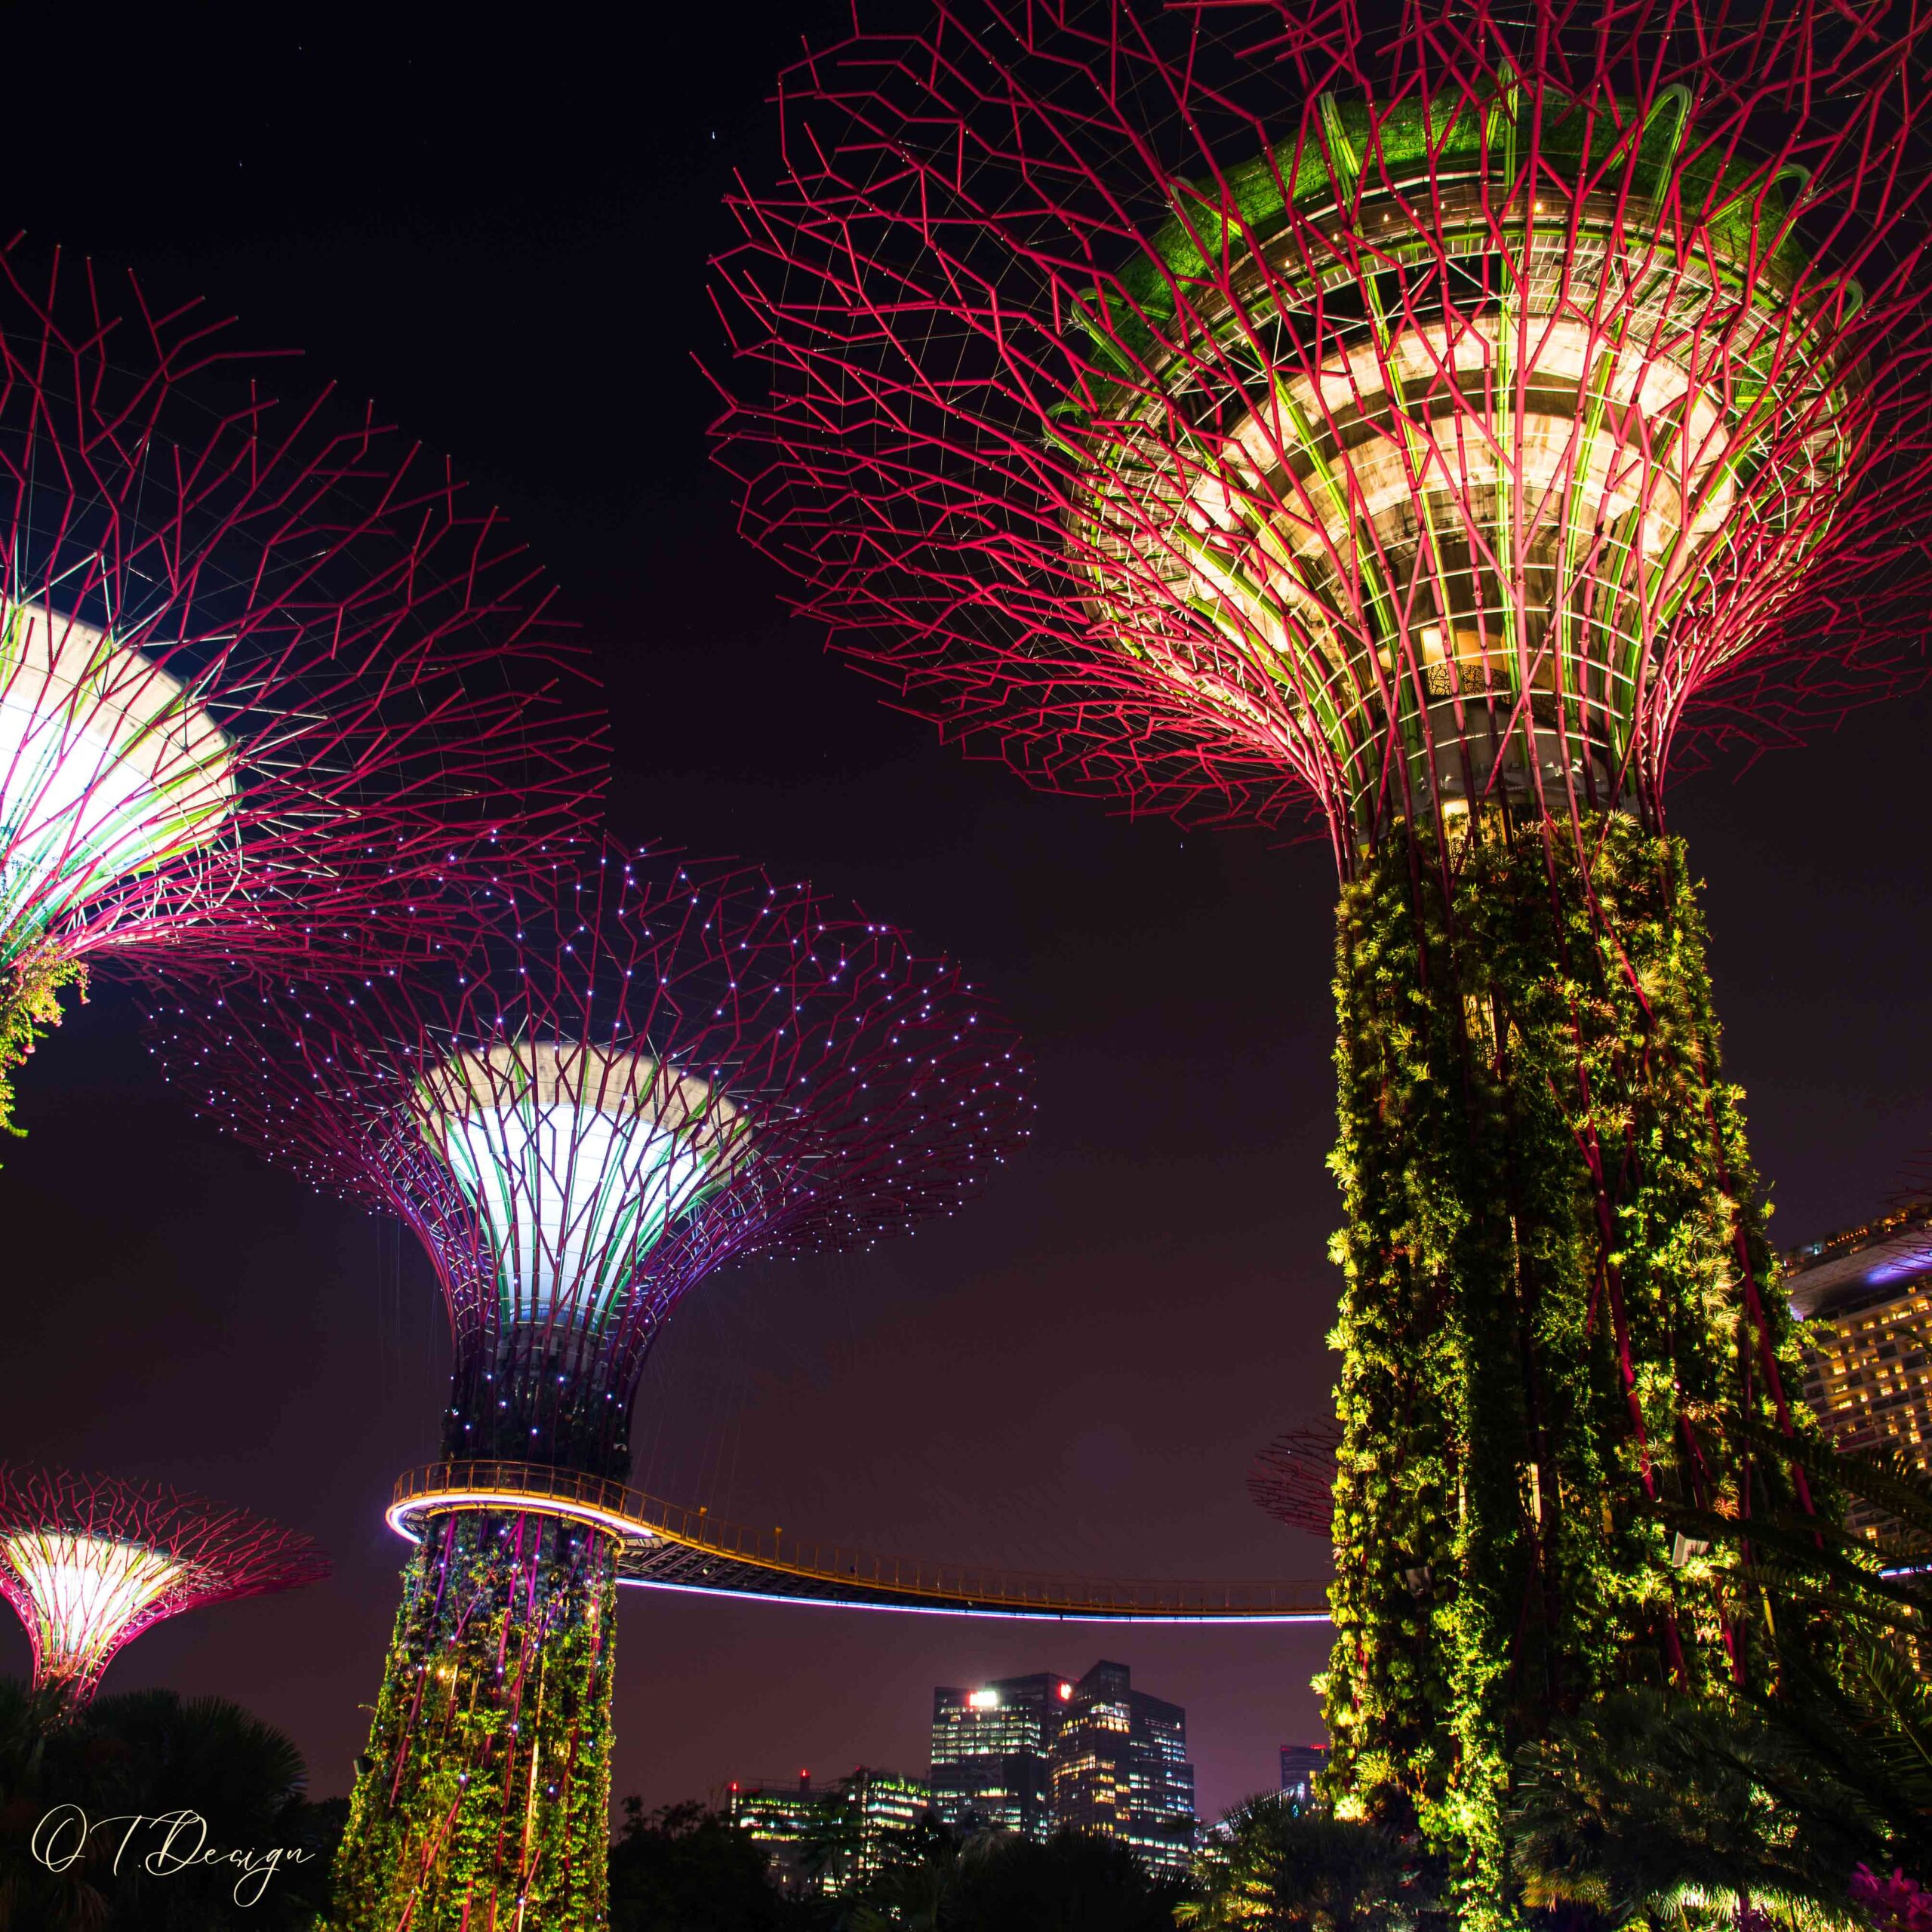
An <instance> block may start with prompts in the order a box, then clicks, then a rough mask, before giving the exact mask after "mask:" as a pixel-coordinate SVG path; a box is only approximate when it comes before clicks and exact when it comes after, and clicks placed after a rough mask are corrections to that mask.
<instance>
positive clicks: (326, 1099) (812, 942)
mask: <svg viewBox="0 0 1932 1932" xmlns="http://www.w3.org/2000/svg"><path fill="white" fill-rule="evenodd" d="M477 914H478V920H479V922H480V924H481V929H482V930H481V937H480V939H479V941H478V946H476V948H475V949H472V952H471V953H470V954H469V955H466V957H465V958H463V960H462V961H460V962H459V961H450V962H448V963H438V964H434V965H432V966H431V967H429V968H426V969H425V970H424V971H421V972H419V973H412V974H389V975H387V976H384V977H377V978H375V979H374V980H373V981H371V980H365V979H363V978H361V977H349V978H346V979H343V980H339V981H336V982H334V983H327V984H325V983H319V982H294V981H291V982H288V983H285V984H283V985H281V986H275V987H266V986H265V987H263V989H260V990H259V991H252V992H245V991H243V990H241V989H231V990H230V991H229V992H228V993H227V994H226V995H225V996H223V997H220V998H217V999H215V1000H214V1001H212V1002H211V1003H208V1004H204V1005H203V1006H202V1007H200V1008H189V1009H188V1010H186V1011H184V1012H183V1013H180V1014H170V1015H168V1016H167V1017H165V1018H164V1020H163V1021H162V1028H161V1031H162V1035H163V1038H162V1050H163V1052H164V1056H165V1060H166V1061H167V1063H168V1066H169V1069H170V1073H171V1078H174V1079H175V1080H176V1081H177V1084H180V1085H181V1086H183V1088H186V1090H187V1091H188V1093H189V1096H190V1097H191V1098H192V1100H194V1101H195V1103H196V1104H197V1105H198V1106H201V1107H202V1108H203V1109H205V1110H206V1111H207V1112H208V1113H210V1114H211V1115H212V1116H213V1117H214V1118H215V1119H216V1120H217V1121H218V1122H219V1123H220V1124H222V1125H223V1127H224V1128H227V1129H228V1130H229V1131H232V1132H234V1133H235V1134H238V1135H239V1136H241V1137H242V1138H244V1139H245V1140H248V1141H249V1142H250V1143H252V1144H253V1145H254V1146H257V1147H259V1148H260V1149H263V1151H264V1152H267V1153H268V1154H269V1155H270V1156H271V1157H272V1158H275V1159H277V1160H278V1161H281V1162H283V1163H285V1164H291V1165H293V1166H294V1167H296V1168H297V1169H299V1170H300V1171H301V1172H302V1173H303V1174H305V1175H306V1177H308V1178H309V1180H312V1182H314V1183H316V1184H317V1185H318V1186H323V1187H325V1188H326V1187H334V1188H337V1189H341V1190H343V1191H346V1192H348V1193H349V1194H351V1195H354V1196H355V1197H356V1198H359V1199H361V1200H362V1201H365V1202H367V1203H368V1204H370V1205H371V1206H374V1207H380V1208H383V1209H386V1210H388V1211H391V1212H393V1213H395V1214H398V1215H400V1216H401V1217H402V1219H403V1220H405V1221H406V1222H408V1224H409V1225H410V1226H411V1227H412V1228H413V1229H414V1230H415V1231H416V1232H417V1235H418V1236H419V1238H420V1239H421V1240H422V1241H423V1244H424V1247H426V1250H427V1251H428V1252H429V1256H430V1258H431V1260H432V1261H433V1263H435V1268H436V1270H437V1274H438V1278H439V1279H440V1281H441V1284H442V1287H443V1291H444V1294H445V1297H446V1298H447V1300H448V1306H449V1313H450V1321H451V1331H452V1333H453V1335H454V1339H455V1344H456V1352H457V1364H456V1379H455V1384H454V1389H453V1392H452V1398H451V1411H450V1416H449V1439H448V1443H447V1445H446V1446H447V1447H448V1452H449V1453H450V1454H451V1455H453V1456H476V1457H488V1456H495V1455H499V1454H501V1455H510V1456H515V1457H518V1458H520V1459H521V1460H525V1461H553V1462H555V1463H558V1464H559V1465H560V1466H565V1467H569V1468H580V1469H586V1470H587V1471H589V1472H593V1473H596V1474H604V1475H622V1474H623V1472H624V1470H625V1469H626V1466H627V1463H628V1435H627V1426H628V1417H629V1407H630V1403H631V1400H632V1396H633V1395H634V1394H635V1389H636V1386H637V1380H638V1375H639V1374H640V1373H641V1370H642V1367H643V1364H644V1360H645V1354H646V1352H648V1349H649V1348H650V1346H651V1343H652V1342H653V1341H654V1340H655V1339H656V1337H657V1335H658V1334H660V1332H661V1331H662V1329H663V1324H664V1323H665V1321H666V1319H667V1318H668V1317H669V1315H670V1313H671V1311H672V1308H673V1307H674V1306H675V1304H676V1303H677V1301H678V1299H679V1297H681V1296H682V1295H683V1294H685V1293H686V1292H687V1291H688V1290H689V1289H690V1288H691V1287H693V1286H694V1285H695V1284H697V1282H698V1281H700V1280H701V1279H702V1278H703V1277H704V1276H705V1275H707V1274H709V1272H711V1271H712V1269H715V1268H717V1267H718V1266H721V1265H723V1264H724V1263H727V1262H730V1261H733V1260H743V1259H746V1258H748V1257H750V1256H752V1255H754V1254H766V1253H769V1252H771V1251H774V1250H786V1251H794V1252H795V1251H801V1250H805V1249H813V1248H820V1247H829V1248H852V1247H869V1246H870V1245H871V1244H872V1243H873V1242H875V1241H878V1240H881V1239H882V1238H888V1237H890V1236H891V1235H897V1234H899V1233H901V1232H903V1231H905V1230H906V1229H908V1228H909V1227H910V1226H912V1225H913V1224H914V1223H916V1222H918V1221H920V1220H924V1219H926V1218H928V1217H930V1216H932V1215H934V1214H945V1213H949V1212H951V1211H952V1210H953V1209H954V1208H955V1207H957V1206H958V1204H959V1203H960V1201H961V1200H962V1199H964V1198H965V1197H966V1196H967V1195H968V1194H970V1193H971V1192H973V1191H974V1190H975V1189H977V1188H978V1187H979V1186H980V1185H981V1184H982V1183H983V1182H984V1181H985V1180H986V1179H988V1178H989V1177H990V1175H991V1174H992V1171H993V1170H994V1169H995V1168H996V1167H997V1166H998V1164H1000V1163H1001V1161H1003V1160H1004V1158H1005V1157H1006V1155H1007V1154H1008V1152H1010V1151H1011V1149H1012V1148H1013V1146H1014V1145H1015V1144H1016V1143H1017V1140H1019V1139H1020V1138H1022V1137H1023V1136H1024V1134H1025V1133H1026V1121H1027V1119H1028V1118H1029V1111H1030V1103H1029V1101H1028V1100H1027V1098H1026V1074H1025V1068H1024V1066H1023V1063H1022V1060H1021V1056H1020V1048H1019V1046H1018V1044H1017V1041H1016V1040H1015V1038H1014V1035H1013V1033H1012V1032H1011V1029H1010V1028H1009V1027H1008V1025H1007V1024H1006V1023H1005V1022H1004V1020H1003V1019H1002V1018H1001V1016H1000V1015H999V1014H998V1011H997V1010H996V1009H995V1008H993V1007H992V1004H990V1002H989V1001H987V1000H986V998H985V997H984V996H983V995H980V994H979V993H977V992H974V991H973V990H972V989H971V987H970V986H968V984H967V983H966V982H965V980H964V977H963V976H962V974H961V971H960V969H959V968H958V966H957V965H955V964H952V962H950V961H947V960H945V959H943V958H935V957H934V956H931V955H921V954H919V953H918V952H915V950H914V949H913V948H912V946H911V945H910V944H909V942H908V941H907V940H906V938H905V937H904V936H903V934H900V933H899V932H898V931H895V930H894V928H891V927H890V926H887V925H884V924H880V923H878V922H877V921H869V920H867V919H866V918H863V916H861V915H857V914H856V913H855V912H853V911H852V910H851V909H850V908H841V907H838V906H834V905H833V904H832V903H830V902H829V901H828V900H826V899H824V898H823V897H821V896H820V895H819V894H815V893H814V892H813V891H811V888H809V887H807V886H804V885H800V884H786V885H782V886H781V885H777V884H774V883H772V882H771V880H770V879H769V878H768V877H767V876H766V875H765V874H764V872H761V871H760V870H758V869H757V868H755V867H752V866H738V865H736V864H704V863H697V862H692V863H684V862H682V861H681V860H678V858H676V857H662V856H655V855H653V856H645V855H641V854H638V855H632V854H626V853H625V852H623V851H621V850H620V849H619V848H616V847H614V846H613V847H610V848H607V849H606V850H605V853H604V854H603V857H602V859H601V863H599V864H598V865H595V866H592V867H591V868H589V870H588V871H587V872H583V873H571V874H569V875H566V876H565V878H563V880H562V881H561V882H560V883H559V884H557V885H556V886H555V888H552V891H551V893H550V894H549V895H547V896H546V894H545V892H544V890H543V888H541V887H537V888H532V889H531V890H527V891H524V892H522V893H521V894H501V893H494V892H490V891H485V892H484V893H483V894H481V895H480V896H479V898H478V902H477Z"/></svg>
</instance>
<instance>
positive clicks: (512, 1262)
mask: <svg viewBox="0 0 1932 1932" xmlns="http://www.w3.org/2000/svg"><path fill="white" fill-rule="evenodd" d="M417 1106H418V1109H419V1115H418V1117H419V1121H420V1128H421V1131H422V1133H423V1137H424V1138H425V1139H426V1140H428V1141H429V1144H430V1145H431V1146H432V1147H434V1148H435V1149H436V1151H437V1152H438V1153H439V1154H440V1155H441V1156H442V1158H443V1159H444V1160H445V1161H447V1162H448V1165H449V1168H450V1171H451V1173H452V1174H454V1176H455V1177H456V1180H457V1184H458V1185H459V1186H460V1187H461V1188H462V1189H463V1193H464V1195H466V1197H467V1198H469V1201H471V1202H472V1204H473V1205H474V1206H475V1207H476V1208H477V1209H478V1211H479V1212H480V1213H481V1214H482V1216H483V1217H484V1220H485V1222H486V1223H487V1225H488V1230H489V1234H490V1237H491V1245H492V1247H493V1248H494V1254H495V1258H496V1262H497V1279H498V1287H499V1293H500V1295H501V1296H502V1297H503V1308H504V1312H505V1315H506V1317H507V1318H509V1320H511V1321H516V1322H523V1323H539V1322H549V1321H561V1322H565V1323H568V1324H594V1323H595V1322H596V1321H599V1320H600V1319H601V1318H603V1317H604V1316H605V1315H606V1314H608V1312H611V1309H613V1307H614V1306H615V1305H616V1304H617V1303H618V1301H619V1300H620V1299H621V1297H622V1296H623V1294H624V1292H625V1291H626V1288H627V1287H628V1286H629V1282H630V1281H631V1279H632V1276H633V1275H635V1272H637V1270H638V1268H639V1266H641V1263H643V1261H644V1260H645V1257H647V1256H648V1254H650V1252H651V1250H652V1248H653V1247H655V1246H656V1245H657V1242H658V1241H659V1240H660V1238H661V1237H662V1236H663V1234H664V1232H665V1231H666V1229H668V1228H669V1227H670V1226H672V1225H673V1224H674V1223H675V1222H676V1221H677V1220H678V1219H679V1218H680V1217H681V1216H683V1215H685V1214H688V1213H689V1212H690V1211H691V1210H692V1209H693V1208H694V1207H697V1205H698V1204H700V1202H702V1201H703V1200H705V1199H706V1197H707V1196H709V1195H711V1194H712V1193H714V1192H715V1191H716V1190H717V1189H719V1188H720V1187H722V1186H724V1185H725V1184H726V1183H727V1182H728V1181H729V1180H731V1177H732V1176H733V1174H735V1173H736V1172H737V1170H738V1168H740V1166H741V1165H742V1164H743V1161H744V1160H745V1159H746V1157H747V1155H748V1154H749V1151H750V1146H749V1143H750V1134H749V1123H748V1122H747V1121H746V1119H745V1117H744V1116H743V1115H742V1114H741V1113H740V1112H739V1111H738V1109H737V1108H736V1107H734V1106H733V1105H732V1103H731V1102H730V1101H729V1100H727V1099H726V1098H725V1097H724V1095H723V1094H721V1093H720V1092H719V1091H718V1090H717V1089H716V1088H715V1087H713V1086H712V1084H710V1083H709V1081H705V1080H702V1079H700V1078H698V1077H697V1075H694V1074H690V1073H685V1072H680V1071H679V1070H678V1069H677V1068H675V1067H673V1066H669V1065H667V1064H666V1063H664V1062H663V1061H660V1060H656V1059H654V1058H653V1057H651V1056H650V1055H649V1054H641V1053H626V1052H622V1051H614V1050H611V1049H608V1048H594V1047H588V1046H574V1045H559V1044H555V1043H549V1042H543V1043H530V1044H520V1045H515V1046H511V1045H503V1046H497V1047H492V1048H488V1050H487V1051H472V1052H468V1053H463V1054H457V1055H456V1056H455V1057H453V1058H451V1059H450V1060H446V1061H445V1062H444V1063H442V1065H441V1066H439V1067H438V1068H437V1069H435V1071H434V1072H432V1073H431V1074H429V1075H428V1076H427V1077H426V1078H424V1079H423V1081H422V1082H421V1083H420V1085H419V1087H418V1088H417Z"/></svg>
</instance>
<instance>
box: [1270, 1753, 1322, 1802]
mask: <svg viewBox="0 0 1932 1932" xmlns="http://www.w3.org/2000/svg"><path fill="white" fill-rule="evenodd" d="M1327 1768H1328V1747H1327V1745H1325V1744H1284V1745H1283V1746H1281V1796H1282V1798H1284V1800H1285V1801H1287V1803H1288V1804H1292V1805H1294V1807H1295V1808H1296V1810H1298V1811H1306V1810H1307V1809H1308V1807H1309V1806H1310V1805H1311V1804H1315V1802H1317V1794H1316V1792H1315V1780H1316V1779H1317V1778H1318V1777H1320V1776H1321V1774H1322V1773H1323V1772H1324V1771H1325V1770H1327Z"/></svg>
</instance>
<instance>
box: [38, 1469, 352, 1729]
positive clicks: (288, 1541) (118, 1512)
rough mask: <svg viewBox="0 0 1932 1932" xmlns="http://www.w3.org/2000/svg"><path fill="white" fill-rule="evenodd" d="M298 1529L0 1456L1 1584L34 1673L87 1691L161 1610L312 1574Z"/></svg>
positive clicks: (311, 1552)
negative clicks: (28, 1649) (21, 1629)
mask: <svg viewBox="0 0 1932 1932" xmlns="http://www.w3.org/2000/svg"><path fill="white" fill-rule="evenodd" d="M328 1574H329V1562H328V1558H327V1557H326V1556H325V1555H323V1554H322V1552H321V1550H320V1549H318V1548H317V1546H315V1543H312V1541H311V1540H309V1538H308V1537H305V1536H299V1535H297V1534H295V1533H294V1531H289V1530H284V1529H278V1527H276V1526H275V1524H272V1523H270V1522H268V1521H264V1520H263V1518H260V1517H259V1516H255V1515H251V1514H250V1513H249V1512H248V1511H247V1510H245V1509H236V1508H234V1507H232V1506H230V1505H229V1504H226V1503H211V1502H209V1501H208V1500H207V1499H206V1498H205V1497H198V1496H191V1495H186V1494H183V1493H181V1492H180V1491H175V1490H172V1489H167V1488H164V1487H160V1486H158V1485H157V1484H146V1483H132V1482H122V1481H117V1480H116V1479H115V1478H113V1477H112V1476H103V1475H82V1474H77V1473H75V1472H72V1471H69V1470H66V1469H38V1468H34V1467H30V1466H26V1465H24V1464H21V1463H0V1594H4V1595H5V1597H6V1598H7V1600H8V1602H9V1603H11V1604H12V1605H13V1606H14V1609H15V1610H16V1611H17V1612H18V1613H19V1614H20V1621H21V1622H22V1623H23V1624H25V1625H26V1631H27V1636H28V1638H29V1641H30V1642H31V1643H32V1646H33V1662H34V1681H35V1684H36V1685H41V1684H46V1685H51V1686H52V1687H56V1688H57V1689H58V1690H60V1692H61V1693H62V1694H63V1696H64V1697H66V1700H68V1702H69V1705H70V1706H79V1705H81V1704H83V1703H86V1702H87V1700H88V1699H89V1698H91V1697H92V1696H93V1695H94V1691H95V1690H96V1688H97V1687H98V1685H99V1684H100V1675H101V1673H102V1672H103V1671H104V1670H105V1669H106V1668H107V1666H108V1665H109V1663H111V1662H112V1660H113V1658H114V1657H115V1653H116V1652H118V1651H119V1650H120V1649H121V1648H122V1646H123V1645H124V1644H127V1643H128V1642H129V1641H131V1640H132V1639H133V1638H135V1637H137V1636H139V1635H140V1633H141V1632H143V1630H146V1629H149V1627H150V1626H152V1625H154V1624H155V1623H160V1622H161V1621H162V1619H164V1618H165V1617H177V1616H179V1615H180V1614H181V1612H182V1611H186V1610H195V1609H198V1608H199V1607H201V1606H202V1605H203V1604H214V1603H225V1602H226V1601H229V1599H230V1598H235V1597H247V1596H257V1595H262V1594H263V1593H264V1592H267V1591H270V1590H287V1589H296V1588H297V1587H298V1586H300V1585H302V1584H304V1583H318V1582H319V1581H320V1580H321V1579H322V1578H323V1577H326V1576H327V1575H328Z"/></svg>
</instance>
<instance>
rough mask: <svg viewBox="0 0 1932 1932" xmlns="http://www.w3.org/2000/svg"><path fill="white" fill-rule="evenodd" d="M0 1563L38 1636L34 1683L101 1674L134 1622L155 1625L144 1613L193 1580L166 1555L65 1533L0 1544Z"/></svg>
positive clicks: (29, 1534)
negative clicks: (187, 1580) (172, 1591)
mask: <svg viewBox="0 0 1932 1932" xmlns="http://www.w3.org/2000/svg"><path fill="white" fill-rule="evenodd" d="M0 1561H4V1562H5V1566H6V1568H7V1571H8V1574H9V1576H10V1578H11V1580H12V1581H13V1582H14V1583H15V1584H16V1586H17V1590H16V1591H14V1592H9V1594H10V1595H14V1600H15V1602H16V1604H17V1605H18V1607H20V1610H21V1611H22V1614H23V1617H25V1618H26V1621H27V1623H28V1625H29V1630H30V1632H31V1634H32V1638H33V1647H34V1659H35V1681H36V1682H51V1683H59V1684H67V1683H81V1684H85V1683H88V1682H90V1681H91V1680H92V1679H94V1678H96V1677H97V1676H99V1675H100V1672H101V1671H102V1670H103V1669H104V1668H105V1667H106V1663H107V1662H108V1660H109V1658H110V1657H112V1656H113V1654H114V1653H115V1651H116V1650H118V1648H119V1647H120V1646H121V1644H122V1642H123V1641H125V1638H127V1637H128V1635H130V1634H131V1626H133V1625H134V1623H135V1622H136V1620H137V1619H142V1620H144V1621H146V1622H152V1620H153V1619H152V1617H146V1618H145V1619H143V1613H144V1612H146V1611H150V1610H152V1608H153V1607H154V1606H155V1604H156V1602H157V1601H158V1600H159V1599H160V1598H163V1597H165V1595H168V1593H169V1592H170V1591H171V1590H172V1589H174V1586H177V1584H178V1583H181V1582H183V1581H184V1580H186V1579H187V1578H188V1577H189V1567H188V1566H187V1565H186V1564H184V1563H183V1562H181V1561H180V1560H179V1559H178V1558H175V1557H173V1556H171V1555H168V1552H166V1551H165V1550H159V1549H152V1548H150V1547H149V1546H148V1545H146V1544H145V1543H124V1542H121V1541H118V1540H115V1539H114V1538H112V1537H92V1536H83V1535H79V1534H75V1532H73V1531H67V1530H32V1531H15V1532H14V1534H11V1535H10V1536H8V1537H5V1538H0ZM23 1596H24V1598H25V1601H24V1602H23V1601H21V1598H22V1597H23ZM161 1614H162V1615H164V1616H165V1614H167V1613H166V1611H165V1610H164V1611H162V1612H161Z"/></svg>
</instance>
